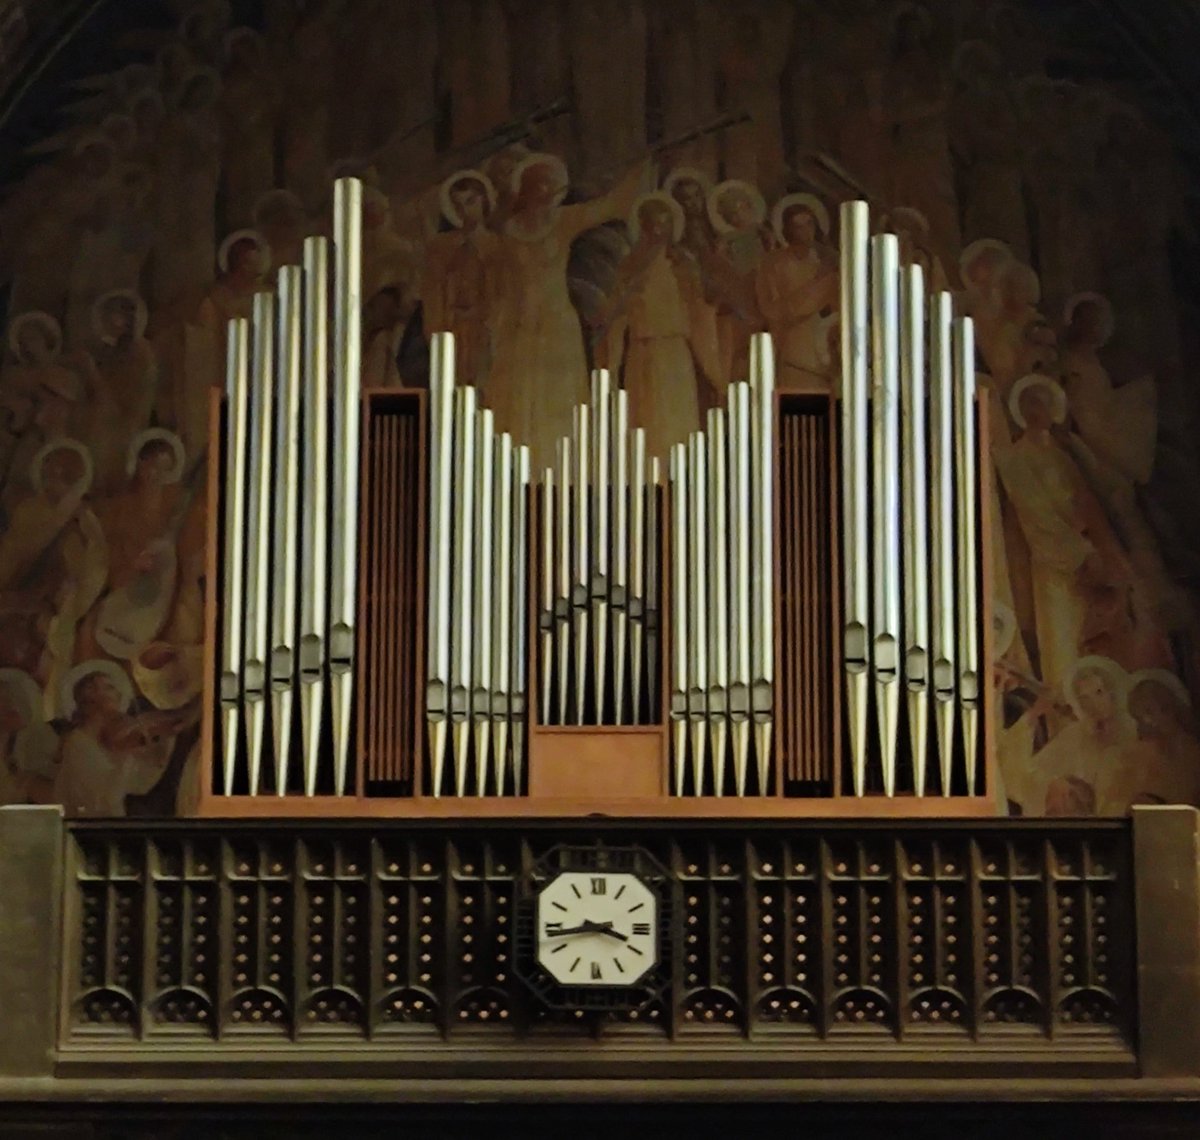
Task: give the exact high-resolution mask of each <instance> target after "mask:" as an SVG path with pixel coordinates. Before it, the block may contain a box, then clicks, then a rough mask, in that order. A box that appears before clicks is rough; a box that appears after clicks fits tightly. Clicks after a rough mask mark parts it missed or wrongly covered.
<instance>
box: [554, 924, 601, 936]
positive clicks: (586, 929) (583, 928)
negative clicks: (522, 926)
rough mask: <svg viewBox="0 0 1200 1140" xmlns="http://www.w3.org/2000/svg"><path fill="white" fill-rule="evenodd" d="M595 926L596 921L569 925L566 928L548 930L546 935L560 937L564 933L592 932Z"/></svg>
mask: <svg viewBox="0 0 1200 1140" xmlns="http://www.w3.org/2000/svg"><path fill="white" fill-rule="evenodd" d="M594 926H595V924H594V923H587V922H585V923H584V924H583V925H582V926H568V927H567V928H566V929H565V930H547V931H546V937H547V938H558V937H560V936H561V935H564V934H590V933H591V932H592V929H593V927H594Z"/></svg>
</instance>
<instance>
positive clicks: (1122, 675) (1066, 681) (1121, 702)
mask: <svg viewBox="0 0 1200 1140" xmlns="http://www.w3.org/2000/svg"><path fill="white" fill-rule="evenodd" d="M1081 673H1099V674H1100V675H1101V676H1102V677H1103V678H1104V681H1105V683H1106V684H1107V685H1108V687H1109V689H1110V690H1111V691H1112V695H1113V697H1114V698H1115V700H1116V705H1117V708H1118V709H1121V710H1123V709H1124V708H1125V699H1126V697H1127V696H1128V694H1129V674H1128V673H1126V672H1125V670H1124V669H1122V668H1121V666H1120V665H1118V664H1117V663H1116V662H1115V661H1114V660H1113V659H1112V658H1111V657H1100V656H1097V655H1089V656H1087V657H1080V658H1079V660H1078V661H1076V662H1075V663H1074V664H1073V665H1072V666H1071V667H1070V668H1069V669H1068V670H1067V675H1066V676H1065V677H1064V678H1063V696H1065V697H1066V699H1067V704H1069V705H1070V706H1071V711H1072V712H1073V713H1074V714H1075V719H1076V720H1079V721H1083V720H1086V719H1087V718H1086V717H1085V716H1084V715H1083V710H1082V709H1080V707H1079V698H1078V697H1077V696H1076V695H1075V683H1076V682H1077V681H1078V680H1079V675H1080V674H1081Z"/></svg>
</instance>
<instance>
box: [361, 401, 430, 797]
mask: <svg viewBox="0 0 1200 1140" xmlns="http://www.w3.org/2000/svg"><path fill="white" fill-rule="evenodd" d="M420 404H421V401H420V399H419V397H418V396H417V395H416V394H415V393H403V392H401V393H391V392H388V393H373V394H371V395H370V396H369V397H368V406H367V428H366V432H365V433H364V446H365V447H366V448H367V454H366V457H365V458H366V462H365V464H364V467H365V472H366V486H364V487H363V495H362V499H363V524H362V534H363V538H364V546H363V549H362V554H361V558H360V569H361V572H362V574H363V575H364V578H365V581H364V583H363V592H362V593H363V599H364V610H363V614H362V622H363V637H362V639H361V641H362V645H363V658H362V661H361V662H360V667H359V674H358V676H359V684H360V686H361V687H362V693H361V698H362V699H361V704H360V709H361V712H362V716H363V721H364V723H363V732H362V736H361V739H362V742H363V749H364V755H363V770H364V773H365V776H366V780H367V783H368V785H374V786H375V789H374V790H379V791H386V792H387V793H388V794H397V793H400V794H411V793H412V780H413V773H414V771H415V770H416V767H417V765H416V764H415V763H414V749H415V742H416V740H417V739H419V734H418V732H417V725H416V719H417V716H418V709H417V685H418V677H417V671H418V669H419V668H420V646H421V642H422V640H423V639H422V638H421V637H420V630H419V629H418V622H419V620H420V615H421V614H422V613H423V612H424V606H423V604H422V599H420V598H419V597H418V592H419V590H420V584H421V580H422V579H423V575H422V574H421V573H420V570H421V568H420V566H419V565H418V552H419V551H420V550H421V548H422V545H423V544H422V541H421V539H422V531H423V511H422V510H421V505H422V504H421V494H422V491H421V488H422V479H421V468H420V445H421V435H422V432H421V430H420V429H421V423H420V416H421V407H420ZM369 790H371V789H369Z"/></svg>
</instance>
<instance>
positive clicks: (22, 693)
mask: <svg viewBox="0 0 1200 1140" xmlns="http://www.w3.org/2000/svg"><path fill="white" fill-rule="evenodd" d="M0 689H3V690H5V691H6V692H7V693H8V694H9V699H10V700H11V701H12V702H13V704H14V705H16V706H17V712H19V713H20V714H21V717H22V719H23V720H24V721H25V724H26V726H28V725H31V724H37V723H38V722H39V721H40V720H41V719H42V690H41V689H40V688H39V687H38V683H37V682H36V681H35V680H34V679H33V678H32V677H31V676H30V675H29V674H28V673H26V672H25V670H24V669H0Z"/></svg>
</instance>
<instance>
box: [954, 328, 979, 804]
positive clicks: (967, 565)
mask: <svg viewBox="0 0 1200 1140" xmlns="http://www.w3.org/2000/svg"><path fill="white" fill-rule="evenodd" d="M953 344H954V348H953V353H954V420H955V425H954V426H955V431H954V438H955V442H956V455H955V508H956V515H957V518H958V541H959V555H958V559H957V566H958V700H959V713H960V716H961V718H962V740H963V756H964V762H965V764H966V777H967V795H969V796H973V795H975V791H976V777H977V768H978V763H977V756H978V748H979V701H980V684H981V682H980V677H979V591H978V584H977V583H978V562H977V558H978V549H979V544H978V527H977V524H976V517H977V515H976V512H977V510H978V488H977V482H976V479H977V471H976V464H977V460H976V455H977V451H976V447H977V444H976V431H975V326H974V322H973V321H972V320H971V318H970V317H961V318H960V319H959V320H957V321H956V322H955V324H954V335H953Z"/></svg>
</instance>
